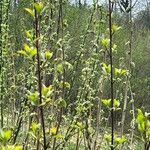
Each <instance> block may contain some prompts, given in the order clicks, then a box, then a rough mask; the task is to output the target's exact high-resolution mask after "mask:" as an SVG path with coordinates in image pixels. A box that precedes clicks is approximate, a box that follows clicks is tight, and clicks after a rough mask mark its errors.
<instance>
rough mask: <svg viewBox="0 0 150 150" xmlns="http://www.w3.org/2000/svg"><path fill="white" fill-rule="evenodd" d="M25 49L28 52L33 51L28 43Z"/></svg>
mask: <svg viewBox="0 0 150 150" xmlns="http://www.w3.org/2000/svg"><path fill="white" fill-rule="evenodd" d="M24 50H25V51H26V52H27V53H30V51H31V48H30V47H29V45H28V44H26V43H25V44H24Z"/></svg>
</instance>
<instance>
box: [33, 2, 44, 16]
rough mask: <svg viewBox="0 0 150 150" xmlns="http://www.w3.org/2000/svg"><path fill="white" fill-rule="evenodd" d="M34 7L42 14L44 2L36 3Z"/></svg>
mask: <svg viewBox="0 0 150 150" xmlns="http://www.w3.org/2000/svg"><path fill="white" fill-rule="evenodd" d="M34 8H35V9H36V11H37V13H38V14H40V13H41V11H42V9H43V3H42V2H37V3H34Z"/></svg>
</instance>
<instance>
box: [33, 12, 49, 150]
mask: <svg viewBox="0 0 150 150" xmlns="http://www.w3.org/2000/svg"><path fill="white" fill-rule="evenodd" d="M35 32H36V33H35V34H36V45H35V46H36V49H37V72H38V90H39V104H42V78H41V67H40V64H41V58H40V15H38V14H37V11H36V9H35ZM38 114H39V116H38V117H39V122H41V126H42V130H43V141H44V150H46V149H47V146H46V135H45V122H44V113H43V106H40V107H38ZM37 145H38V144H37Z"/></svg>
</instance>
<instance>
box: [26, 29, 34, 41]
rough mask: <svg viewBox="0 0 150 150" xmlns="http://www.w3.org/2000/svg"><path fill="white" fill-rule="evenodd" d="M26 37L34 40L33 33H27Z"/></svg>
mask: <svg viewBox="0 0 150 150" xmlns="http://www.w3.org/2000/svg"><path fill="white" fill-rule="evenodd" d="M25 33H26V37H27V38H29V39H32V38H33V35H32V33H31V31H26V32H25Z"/></svg>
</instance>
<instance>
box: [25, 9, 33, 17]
mask: <svg viewBox="0 0 150 150" xmlns="http://www.w3.org/2000/svg"><path fill="white" fill-rule="evenodd" d="M25 10H26V11H27V12H28V13H29V14H30V15H31V16H32V17H34V12H33V10H32V9H30V8H25Z"/></svg>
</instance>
